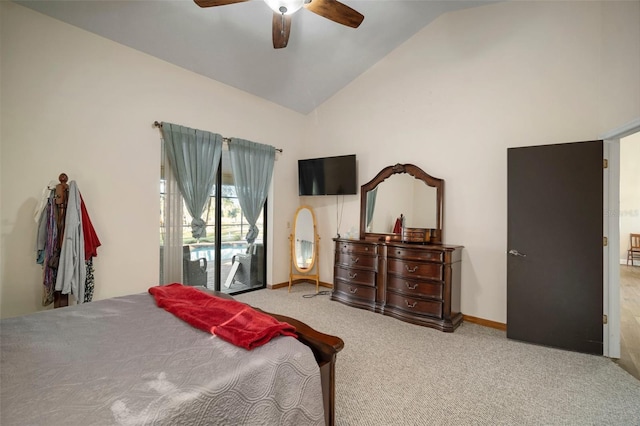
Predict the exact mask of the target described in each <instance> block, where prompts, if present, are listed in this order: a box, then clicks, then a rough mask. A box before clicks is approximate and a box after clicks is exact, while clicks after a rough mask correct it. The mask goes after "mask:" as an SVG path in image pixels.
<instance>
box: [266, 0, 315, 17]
mask: <svg viewBox="0 0 640 426" xmlns="http://www.w3.org/2000/svg"><path fill="white" fill-rule="evenodd" d="M264 2H265V3H267V5H268V6H269V7H270V8H271V9H272V10H273V11H274V12H275V13H281V14H283V15H291V14H293V13H295V12H297V11H298V10H300V8H302V5H303V4H304V3H305V0H264Z"/></svg>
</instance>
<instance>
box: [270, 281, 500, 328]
mask: <svg viewBox="0 0 640 426" xmlns="http://www.w3.org/2000/svg"><path fill="white" fill-rule="evenodd" d="M302 282H306V283H311V284H313V283H314V281H310V280H305V279H299V280H294V281H293V285H296V284H298V283H302ZM283 287H289V281H285V282H283V283H277V284H267V288H268V289H269V290H277V289H279V288H283ZM320 287H326V288H331V289H332V288H333V284H332V283H325V282H322V281H320ZM462 319H463V320H464V321H465V322H470V323H473V324H478V325H482V326H484V327H490V328H495V329H496V330H502V331H507V324H503V323H501V322H497V321H491V320H487V319H484V318H478V317H472V316H471V315H462Z"/></svg>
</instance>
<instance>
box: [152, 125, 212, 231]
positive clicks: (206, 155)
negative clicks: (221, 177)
mask: <svg viewBox="0 0 640 426" xmlns="http://www.w3.org/2000/svg"><path fill="white" fill-rule="evenodd" d="M162 136H163V138H164V142H165V147H166V150H167V159H168V160H169V165H170V166H171V169H172V170H173V172H174V175H175V177H176V180H177V182H178V187H179V188H180V193H181V194H182V197H183V198H184V201H185V205H186V206H187V210H188V211H189V214H190V215H191V217H192V218H193V220H192V222H191V233H192V235H193V238H195V239H197V240H200V238H204V237H206V236H207V232H206V223H205V221H204V220H202V213H203V212H204V209H205V207H206V206H207V203H208V201H209V195H210V194H211V189H212V188H213V184H214V183H215V180H216V173H217V172H218V165H219V164H220V156H221V155H222V136H220V135H219V134H216V133H211V132H206V131H203V130H196V129H191V128H189V127H184V126H180V125H177V124H172V123H162Z"/></svg>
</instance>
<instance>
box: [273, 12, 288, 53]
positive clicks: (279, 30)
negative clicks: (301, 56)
mask: <svg viewBox="0 0 640 426" xmlns="http://www.w3.org/2000/svg"><path fill="white" fill-rule="evenodd" d="M290 32H291V15H281V14H280V13H275V12H274V13H273V29H272V33H273V48H274V49H282V48H283V47H287V43H288V42H289V33H290Z"/></svg>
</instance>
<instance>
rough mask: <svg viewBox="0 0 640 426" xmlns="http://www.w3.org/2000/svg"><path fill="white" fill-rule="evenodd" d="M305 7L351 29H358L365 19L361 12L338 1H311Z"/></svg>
mask: <svg viewBox="0 0 640 426" xmlns="http://www.w3.org/2000/svg"><path fill="white" fill-rule="evenodd" d="M304 7H305V8H306V9H307V10H310V11H311V12H313V13H315V14H317V15H320V16H322V17H323V18H327V19H330V20H332V21H333V22H337V23H339V24H342V25H346V26H348V27H351V28H358V27H359V26H360V24H361V23H362V20H363V19H364V16H363V15H362V14H361V13H360V12H358V11H355V10H353V9H351V8H350V7H349V6H347V5H346V4H343V3H340V2H339V1H337V0H311V2H310V3H306V4H305V5H304Z"/></svg>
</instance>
